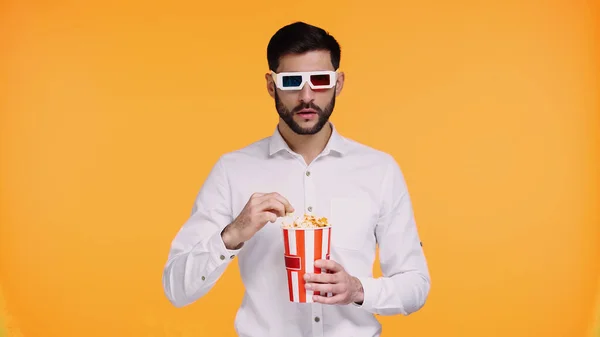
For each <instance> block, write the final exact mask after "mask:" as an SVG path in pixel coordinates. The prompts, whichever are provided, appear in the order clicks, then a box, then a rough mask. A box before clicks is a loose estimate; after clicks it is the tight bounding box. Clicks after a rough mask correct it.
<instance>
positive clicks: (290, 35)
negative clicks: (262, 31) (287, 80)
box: [267, 22, 341, 71]
mask: <svg viewBox="0 0 600 337" xmlns="http://www.w3.org/2000/svg"><path fill="white" fill-rule="evenodd" d="M315 50H327V51H329V53H330V54H331V64H332V65H333V68H334V69H335V70H337V69H338V68H339V66H340V57H341V50H340V45H339V44H338V42H337V41H336V40H335V38H334V37H333V36H331V35H330V34H329V33H328V32H326V31H325V30H323V29H322V28H319V27H316V26H313V25H309V24H307V23H304V22H294V23H291V24H289V25H287V26H283V27H281V28H280V29H279V30H278V31H277V32H276V33H275V34H274V35H273V36H272V37H271V40H270V41H269V44H268V46H267V61H268V62H269V69H270V70H272V71H276V70H277V68H278V67H279V60H280V59H281V57H282V56H284V55H287V54H303V53H306V52H309V51H315Z"/></svg>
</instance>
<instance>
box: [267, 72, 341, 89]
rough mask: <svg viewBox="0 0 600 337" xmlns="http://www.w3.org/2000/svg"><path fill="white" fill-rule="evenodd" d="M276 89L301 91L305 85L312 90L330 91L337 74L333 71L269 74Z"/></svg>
mask: <svg viewBox="0 0 600 337" xmlns="http://www.w3.org/2000/svg"><path fill="white" fill-rule="evenodd" d="M271 76H272V77H273V80H274V81H275V85H276V86H277V88H279V89H281V90H301V89H302V88H303V87H304V85H305V84H306V83H308V85H310V87H311V88H312V89H313V90H317V89H330V88H333V87H334V86H335V82H336V80H337V72H335V71H304V72H302V71H299V72H284V73H275V72H271Z"/></svg>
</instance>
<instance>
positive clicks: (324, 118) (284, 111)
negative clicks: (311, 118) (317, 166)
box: [275, 91, 335, 135]
mask: <svg viewBox="0 0 600 337" xmlns="http://www.w3.org/2000/svg"><path fill="white" fill-rule="evenodd" d="M334 107H335V94H334V95H333V97H332V98H331V101H330V102H329V104H327V106H326V107H325V108H324V109H321V108H320V107H319V106H318V105H316V104H314V103H312V102H308V103H301V104H299V105H297V106H296V107H295V108H294V109H292V110H291V111H290V110H289V109H288V108H287V107H286V106H285V105H284V104H283V103H282V102H281V101H280V100H279V96H278V95H277V91H275V109H277V113H278V114H279V117H281V119H282V120H283V121H284V122H285V124H287V125H288V126H289V127H290V129H292V131H294V132H295V133H297V134H299V135H314V134H315V133H317V132H319V131H321V129H322V128H323V127H324V126H325V124H327V122H328V121H329V117H331V114H332V113H333V109H334ZM302 109H313V110H315V111H316V112H317V116H318V119H317V123H316V124H315V125H314V126H312V127H309V128H304V127H301V126H300V125H299V124H298V123H296V121H294V114H296V113H297V112H298V111H300V110H302Z"/></svg>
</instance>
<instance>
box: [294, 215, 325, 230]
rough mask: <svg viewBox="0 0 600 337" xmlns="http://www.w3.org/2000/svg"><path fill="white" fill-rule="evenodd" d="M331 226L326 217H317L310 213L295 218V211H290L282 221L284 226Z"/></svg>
mask: <svg viewBox="0 0 600 337" xmlns="http://www.w3.org/2000/svg"><path fill="white" fill-rule="evenodd" d="M286 220H287V221H286ZM330 226H331V224H329V221H328V220H327V218H326V217H316V216H314V215H310V214H304V215H303V216H298V217H296V218H294V214H293V213H288V214H287V215H286V217H285V219H284V220H283V221H282V227H283V228H324V227H330Z"/></svg>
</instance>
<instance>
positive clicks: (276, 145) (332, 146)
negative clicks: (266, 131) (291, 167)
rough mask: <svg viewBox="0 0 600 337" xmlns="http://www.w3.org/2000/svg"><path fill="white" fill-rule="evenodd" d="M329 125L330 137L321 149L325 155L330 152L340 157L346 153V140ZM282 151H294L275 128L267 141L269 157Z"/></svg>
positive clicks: (330, 123)
mask: <svg viewBox="0 0 600 337" xmlns="http://www.w3.org/2000/svg"><path fill="white" fill-rule="evenodd" d="M329 125H330V126H331V136H330V137H329V140H328V141H327V145H325V149H323V154H325V155H327V154H329V153H330V152H331V151H334V152H337V153H339V154H341V155H344V154H345V153H346V152H347V142H346V139H345V138H344V137H342V135H340V134H339V133H338V132H337V130H336V128H335V127H334V125H333V123H332V122H329ZM282 150H286V151H288V152H290V153H294V151H292V150H291V149H290V147H289V146H288V144H287V143H286V142H285V140H284V139H283V137H282V136H281V133H279V128H278V127H275V132H273V135H272V136H271V137H270V140H269V156H272V155H274V154H275V153H277V152H279V151H282Z"/></svg>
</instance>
